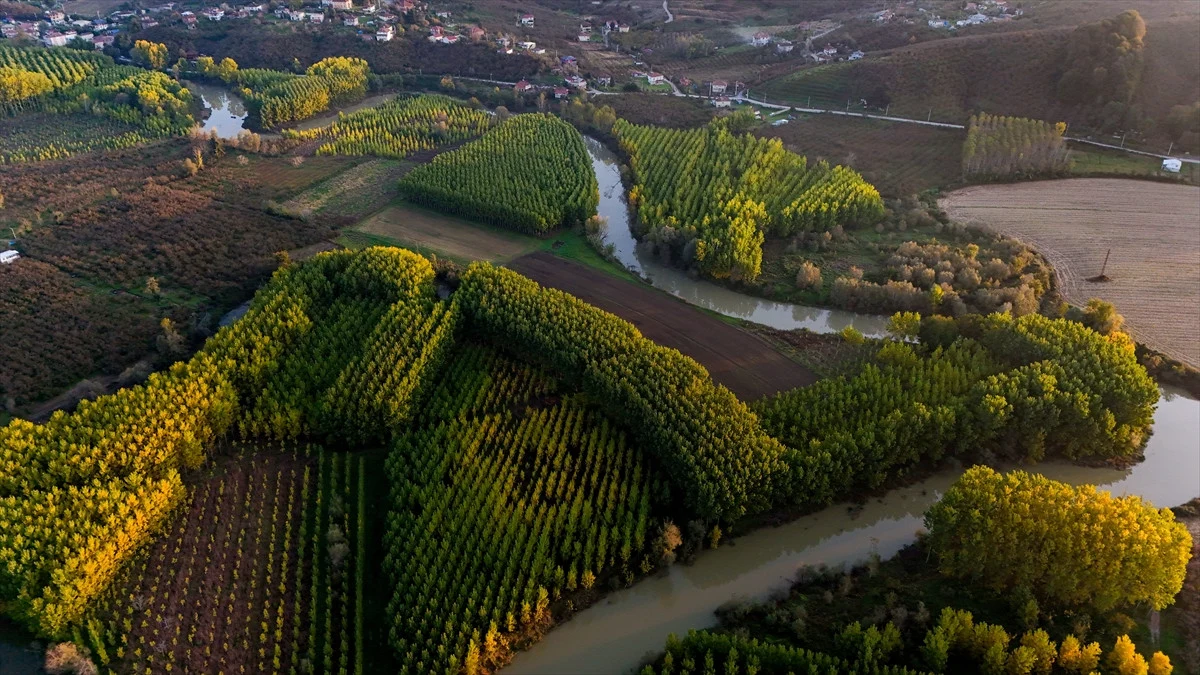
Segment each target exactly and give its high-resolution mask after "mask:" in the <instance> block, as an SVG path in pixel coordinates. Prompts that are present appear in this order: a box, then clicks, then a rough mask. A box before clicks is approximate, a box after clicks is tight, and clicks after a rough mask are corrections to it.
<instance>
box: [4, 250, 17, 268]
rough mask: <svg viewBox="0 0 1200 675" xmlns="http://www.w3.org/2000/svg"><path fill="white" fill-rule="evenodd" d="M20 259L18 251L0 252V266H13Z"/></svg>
mask: <svg viewBox="0 0 1200 675" xmlns="http://www.w3.org/2000/svg"><path fill="white" fill-rule="evenodd" d="M20 257H21V254H20V253H17V252H16V251H0V265H11V264H12V263H15V262H16V261H17V258H20Z"/></svg>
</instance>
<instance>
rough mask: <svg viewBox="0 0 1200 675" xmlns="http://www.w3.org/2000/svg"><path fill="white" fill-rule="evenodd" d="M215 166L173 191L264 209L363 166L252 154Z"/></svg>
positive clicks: (352, 161) (353, 160)
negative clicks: (269, 204)
mask: <svg viewBox="0 0 1200 675" xmlns="http://www.w3.org/2000/svg"><path fill="white" fill-rule="evenodd" d="M238 154H239V155H240V156H244V157H245V158H246V161H245V162H244V163H243V162H242V161H241V160H238V159H237V157H233V156H231V157H229V159H227V160H223V161H219V162H213V163H212V166H209V167H206V169H205V170H204V171H201V172H199V173H197V174H196V175H195V176H192V177H190V178H185V179H183V180H181V181H176V182H175V183H173V184H172V187H177V188H178V189H182V190H186V191H188V192H192V193H196V194H202V195H207V196H210V197H212V198H213V199H219V200H221V201H225V202H230V203H234V204H239V205H242V206H245V207H247V208H253V209H261V208H262V207H263V206H264V205H265V204H266V203H267V202H268V201H274V202H285V201H287V200H289V199H291V198H293V197H295V196H296V195H297V193H300V192H302V191H304V190H306V189H307V188H309V187H310V186H314V185H318V184H324V183H325V182H327V181H330V180H334V179H335V177H338V176H340V175H342V174H343V173H344V172H349V171H350V170H353V169H354V168H355V167H357V166H358V165H359V164H360V163H362V161H363V160H362V159H361V158H358V157H271V156H267V155H256V154H252V153H244V154H243V153H238Z"/></svg>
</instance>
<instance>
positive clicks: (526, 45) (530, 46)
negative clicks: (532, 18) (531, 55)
mask: <svg viewBox="0 0 1200 675" xmlns="http://www.w3.org/2000/svg"><path fill="white" fill-rule="evenodd" d="M517 46H518V47H520V48H521V49H524V50H525V51H527V52H531V51H533V50H535V49H537V43H536V42H528V41H526V42H518V43H517Z"/></svg>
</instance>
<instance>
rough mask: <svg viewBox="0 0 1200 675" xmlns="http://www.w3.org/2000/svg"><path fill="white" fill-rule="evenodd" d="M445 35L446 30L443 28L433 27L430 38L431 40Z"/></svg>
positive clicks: (430, 30)
mask: <svg viewBox="0 0 1200 675" xmlns="http://www.w3.org/2000/svg"><path fill="white" fill-rule="evenodd" d="M445 34H446V29H444V28H442V27H441V26H433V27H431V28H430V29H429V37H431V38H440V37H442V36H443V35H445Z"/></svg>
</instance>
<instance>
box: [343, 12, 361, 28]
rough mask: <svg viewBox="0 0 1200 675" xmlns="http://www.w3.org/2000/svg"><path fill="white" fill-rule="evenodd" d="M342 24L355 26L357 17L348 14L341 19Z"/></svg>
mask: <svg viewBox="0 0 1200 675" xmlns="http://www.w3.org/2000/svg"><path fill="white" fill-rule="evenodd" d="M342 25H343V26H357V25H358V17H357V16H354V15H353V14H351V15H350V16H347V17H345V18H343V19H342Z"/></svg>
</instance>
